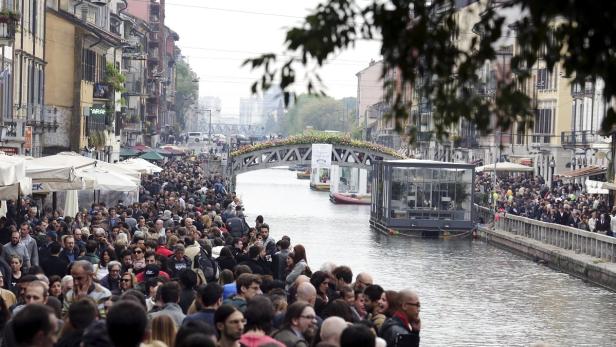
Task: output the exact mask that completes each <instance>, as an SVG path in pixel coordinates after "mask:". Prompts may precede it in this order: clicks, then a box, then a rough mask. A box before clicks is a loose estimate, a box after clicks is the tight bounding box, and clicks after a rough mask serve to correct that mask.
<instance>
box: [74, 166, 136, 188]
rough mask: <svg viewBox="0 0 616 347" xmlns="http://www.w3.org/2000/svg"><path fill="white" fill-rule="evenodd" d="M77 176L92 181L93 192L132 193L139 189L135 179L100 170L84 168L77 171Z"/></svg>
mask: <svg viewBox="0 0 616 347" xmlns="http://www.w3.org/2000/svg"><path fill="white" fill-rule="evenodd" d="M77 174H78V175H80V176H83V177H87V178H89V179H92V180H94V182H95V183H94V187H93V189H94V190H104V191H116V192H132V191H136V190H138V189H139V181H138V180H135V178H133V177H131V176H128V175H124V174H121V173H117V172H113V171H109V170H105V169H101V168H95V167H90V168H85V169H81V170H77Z"/></svg>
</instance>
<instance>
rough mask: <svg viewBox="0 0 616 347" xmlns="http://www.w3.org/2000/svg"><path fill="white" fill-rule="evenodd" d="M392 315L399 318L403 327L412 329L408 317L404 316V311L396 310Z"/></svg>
mask: <svg viewBox="0 0 616 347" xmlns="http://www.w3.org/2000/svg"><path fill="white" fill-rule="evenodd" d="M393 316H394V317H396V318H398V319H399V320H401V321H402V324H404V327H405V328H407V329H409V330H412V329H411V324H410V323H409V319H408V317H407V316H406V313H404V312H401V311H396V312H394V314H393Z"/></svg>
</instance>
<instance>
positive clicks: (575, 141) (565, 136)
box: [560, 130, 598, 148]
mask: <svg viewBox="0 0 616 347" xmlns="http://www.w3.org/2000/svg"><path fill="white" fill-rule="evenodd" d="M597 136H598V135H597V134H596V133H595V132H594V131H592V130H582V131H563V132H562V133H560V144H561V145H562V146H563V147H565V148H575V147H590V145H592V144H593V143H595V141H597Z"/></svg>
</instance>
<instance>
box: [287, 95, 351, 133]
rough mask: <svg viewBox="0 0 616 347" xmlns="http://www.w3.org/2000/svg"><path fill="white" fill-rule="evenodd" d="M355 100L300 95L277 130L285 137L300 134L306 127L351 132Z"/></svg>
mask: <svg viewBox="0 0 616 347" xmlns="http://www.w3.org/2000/svg"><path fill="white" fill-rule="evenodd" d="M355 109H356V99H355V98H344V99H341V100H335V99H333V98H330V97H317V96H314V95H300V96H299V97H298V98H297V101H296V103H295V104H294V105H293V107H291V108H290V109H289V111H288V112H287V114H286V115H285V117H284V118H283V119H281V120H279V124H278V128H279V129H280V132H282V133H283V134H285V135H294V134H300V133H302V132H303V131H304V130H305V129H307V128H308V127H311V128H312V129H314V130H338V131H341V132H349V131H351V130H352V125H353V120H354V115H355V113H356V111H355Z"/></svg>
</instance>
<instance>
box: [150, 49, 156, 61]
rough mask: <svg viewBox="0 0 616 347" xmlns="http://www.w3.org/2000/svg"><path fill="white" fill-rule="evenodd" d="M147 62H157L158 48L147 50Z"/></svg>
mask: <svg viewBox="0 0 616 347" xmlns="http://www.w3.org/2000/svg"><path fill="white" fill-rule="evenodd" d="M148 60H150V61H158V48H152V49H150V50H148Z"/></svg>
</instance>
